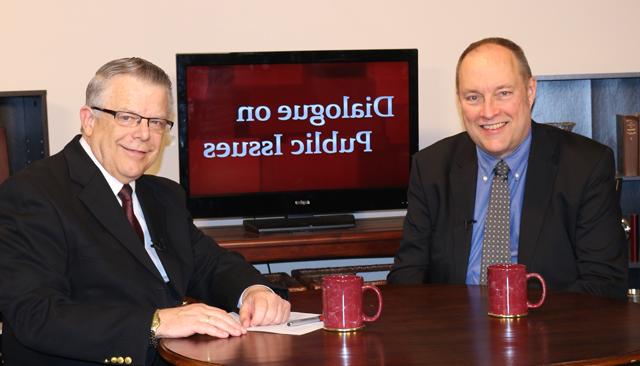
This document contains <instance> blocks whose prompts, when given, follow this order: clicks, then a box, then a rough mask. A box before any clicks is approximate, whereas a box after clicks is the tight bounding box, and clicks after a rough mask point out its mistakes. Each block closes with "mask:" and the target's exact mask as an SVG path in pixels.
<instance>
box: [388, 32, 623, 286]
mask: <svg viewBox="0 0 640 366" xmlns="http://www.w3.org/2000/svg"><path fill="white" fill-rule="evenodd" d="M456 89H457V95H458V102H459V105H460V110H461V112H462V117H463V121H464V125H465V129H466V132H463V133H460V134H458V135H455V136H452V137H449V138H446V139H444V140H442V141H439V142H437V143H435V144H433V145H431V146H429V147H427V148H425V149H423V150H421V151H420V152H418V153H417V154H416V155H415V156H414V159H413V164H412V169H411V178H410V183H409V190H408V201H409V206H408V211H407V216H406V218H405V224H404V237H403V240H402V243H401V245H400V249H399V250H398V253H397V254H396V257H395V261H394V265H393V268H392V270H391V272H390V273H389V276H388V281H389V283H391V284H399V283H466V284H481V283H482V280H481V277H482V276H481V274H482V270H481V268H482V256H483V254H482V252H483V240H484V236H485V223H486V218H487V211H488V210H489V201H490V196H491V185H492V181H493V179H494V174H495V173H494V167H495V166H496V164H497V163H498V162H499V161H502V160H503V161H504V162H506V164H507V165H508V167H509V168H508V169H509V170H508V173H507V177H506V179H507V181H508V187H509V193H508V196H509V201H510V206H509V212H508V217H509V218H508V220H507V221H508V222H509V227H508V228H507V229H506V230H507V231H508V233H509V234H508V235H509V238H508V243H505V245H508V247H509V248H508V250H509V252H510V261H511V262H512V263H523V264H525V265H526V266H527V269H528V271H530V272H538V273H540V274H541V275H542V276H543V277H544V278H545V280H546V282H547V285H548V287H549V288H551V289H558V290H567V291H578V292H586V293H591V294H596V295H603V296H610V297H624V296H625V293H626V287H627V253H626V246H625V240H624V235H623V232H622V228H621V226H620V218H621V213H620V205H619V202H618V201H617V195H616V192H615V184H614V177H615V172H614V170H615V168H614V162H613V153H612V151H611V149H609V148H608V147H606V146H604V145H602V144H599V143H597V142H595V141H593V140H590V139H588V138H585V137H582V136H579V135H576V134H573V133H570V132H567V131H563V130H560V129H557V128H555V127H549V126H545V125H541V124H538V123H536V122H534V121H532V120H531V107H532V106H533V102H534V100H535V95H536V81H535V79H534V78H533V77H532V74H531V69H530V67H529V65H528V62H527V59H526V57H525V55H524V52H523V51H522V49H521V48H520V47H519V46H518V45H517V44H515V43H514V42H512V41H510V40H507V39H504V38H487V39H483V40H480V41H478V42H475V43H472V44H471V45H469V46H468V47H467V49H466V50H465V51H464V52H463V53H462V55H461V56H460V59H459V61H458V66H457V72H456Z"/></svg>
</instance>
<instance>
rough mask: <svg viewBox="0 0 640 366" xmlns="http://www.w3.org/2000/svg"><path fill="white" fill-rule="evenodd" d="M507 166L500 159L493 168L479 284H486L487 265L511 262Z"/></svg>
mask: <svg viewBox="0 0 640 366" xmlns="http://www.w3.org/2000/svg"><path fill="white" fill-rule="evenodd" d="M508 174H509V166H508V165H507V163H505V162H504V160H500V161H499V162H498V164H496V167H495V169H494V175H493V182H492V183H491V196H490V198H489V210H488V211H487V218H486V220H485V224H484V238H483V240H482V264H481V266H480V284H482V285H486V284H487V267H488V266H490V265H492V264H497V263H510V262H511V249H510V245H509V201H510V199H509V182H508V181H507V175H508Z"/></svg>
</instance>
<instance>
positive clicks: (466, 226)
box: [464, 219, 476, 230]
mask: <svg viewBox="0 0 640 366" xmlns="http://www.w3.org/2000/svg"><path fill="white" fill-rule="evenodd" d="M475 223H476V220H474V219H468V220H464V229H465V230H469V229H470V228H471V226H473V224H475Z"/></svg>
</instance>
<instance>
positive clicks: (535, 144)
mask: <svg viewBox="0 0 640 366" xmlns="http://www.w3.org/2000/svg"><path fill="white" fill-rule="evenodd" d="M557 149H558V143H557V141H556V140H555V139H554V138H552V136H551V135H550V134H548V133H547V131H546V130H545V128H544V127H541V126H539V125H538V124H537V123H535V122H533V121H532V126H531V150H530V151H529V162H528V167H527V178H526V179H527V181H526V183H525V188H524V200H523V203H522V215H521V217H520V239H519V245H518V262H520V263H524V264H528V263H531V259H532V258H533V255H534V253H535V249H536V246H537V244H538V236H539V235H540V230H541V229H542V223H543V219H544V216H545V211H546V209H547V207H548V205H549V200H550V199H551V194H552V192H553V185H554V182H555V180H556V175H557V172H558V161H557V160H558V158H557V154H558V152H557Z"/></svg>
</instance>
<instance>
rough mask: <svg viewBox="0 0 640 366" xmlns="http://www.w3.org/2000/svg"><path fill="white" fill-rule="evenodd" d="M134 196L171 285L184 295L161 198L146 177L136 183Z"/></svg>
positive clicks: (178, 264) (165, 208)
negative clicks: (140, 207)
mask: <svg viewBox="0 0 640 366" xmlns="http://www.w3.org/2000/svg"><path fill="white" fill-rule="evenodd" d="M136 195H137V196H138V199H139V200H140V205H141V206H142V211H143V212H144V217H145V221H146V222H147V228H148V229H149V233H150V234H151V241H152V243H154V247H155V248H156V253H157V254H158V257H159V258H160V261H161V262H162V265H163V266H164V269H165V271H166V272H167V276H169V280H170V281H171V285H172V286H173V287H174V288H175V290H176V291H177V292H178V293H179V294H184V293H185V291H186V289H185V288H184V286H183V281H182V276H181V274H182V271H181V268H182V266H181V264H180V261H179V258H180V256H179V255H178V253H177V252H176V248H175V247H174V246H172V245H169V244H170V242H169V239H168V236H167V228H168V225H169V224H170V223H169V222H167V216H166V212H168V211H167V210H168V208H167V207H165V206H164V205H163V204H162V202H164V201H163V199H162V197H159V196H158V195H157V193H156V191H155V190H154V189H153V185H152V184H151V182H150V180H149V178H148V177H145V176H142V177H141V178H140V179H138V180H137V181H136Z"/></svg>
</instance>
